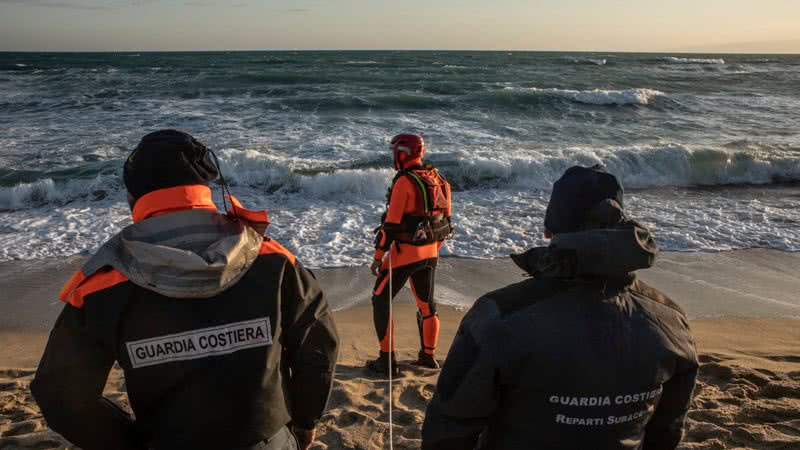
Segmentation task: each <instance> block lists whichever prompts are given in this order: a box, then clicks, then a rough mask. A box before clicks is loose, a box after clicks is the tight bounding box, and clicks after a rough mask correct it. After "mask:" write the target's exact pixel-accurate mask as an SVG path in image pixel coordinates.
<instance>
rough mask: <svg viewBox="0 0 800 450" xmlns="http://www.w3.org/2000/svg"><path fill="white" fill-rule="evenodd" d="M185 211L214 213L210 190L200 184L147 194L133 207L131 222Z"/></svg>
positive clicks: (215, 208)
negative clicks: (203, 210) (194, 210)
mask: <svg viewBox="0 0 800 450" xmlns="http://www.w3.org/2000/svg"><path fill="white" fill-rule="evenodd" d="M186 209H207V210H210V211H216V210H217V205H215V204H214V202H213V201H212V200H211V188H209V187H208V186H203V185H202V184H192V185H188V186H176V187H171V188H167V189H159V190H157V191H153V192H148V193H147V194H145V195H143V196H142V197H141V198H139V200H136V204H135V205H133V221H134V222H140V221H142V220H145V219H148V218H150V217H155V216H158V215H161V214H167V213H171V212H175V211H183V210H186Z"/></svg>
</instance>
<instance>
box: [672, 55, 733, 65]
mask: <svg viewBox="0 0 800 450" xmlns="http://www.w3.org/2000/svg"><path fill="white" fill-rule="evenodd" d="M663 61H666V62H668V63H672V64H725V60H724V59H722V58H679V57H676V56H666V57H664V59H663Z"/></svg>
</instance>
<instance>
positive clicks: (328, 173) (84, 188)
mask: <svg viewBox="0 0 800 450" xmlns="http://www.w3.org/2000/svg"><path fill="white" fill-rule="evenodd" d="M464 156H465V155H464ZM220 160H221V162H222V168H223V173H224V174H225V176H226V179H227V180H228V182H229V183H230V184H231V185H234V186H247V187H252V188H255V189H256V190H257V191H259V192H262V193H263V194H264V195H272V194H298V195H302V196H305V197H307V198H314V199H322V200H347V199H353V198H355V199H365V200H375V199H381V198H383V196H384V194H385V190H386V187H387V186H388V183H389V181H390V180H391V178H392V175H393V173H394V172H393V171H392V170H391V169H389V168H388V167H389V166H390V162H389V161H388V160H387V161H372V162H370V161H367V162H360V163H357V164H355V165H354V164H353V163H351V162H347V161H342V162H331V161H321V160H304V159H297V158H285V157H281V156H277V155H270V154H265V153H261V152H258V151H255V150H233V149H229V150H224V151H222V152H221V153H220ZM431 162H433V163H434V164H435V165H436V166H437V167H438V168H439V169H440V170H441V171H442V173H444V174H445V175H446V176H447V178H448V180H449V181H450V182H451V183H452V184H453V186H454V188H455V189H456V190H459V191H470V190H482V189H533V190H545V191H546V190H549V189H550V186H551V185H552V183H553V182H554V181H555V180H557V179H558V178H559V177H560V176H561V174H562V173H563V172H564V171H565V170H566V169H567V168H569V167H571V166H573V165H576V164H577V165H584V166H589V165H594V164H602V165H604V166H606V168H607V169H608V170H609V172H611V173H613V174H615V175H617V176H618V177H619V178H620V179H621V181H622V183H623V185H624V186H626V187H630V188H653V187H663V186H684V187H685V186H718V185H739V184H770V183H777V182H791V181H800V159H798V158H797V156H796V155H794V154H793V153H792V152H781V151H772V152H769V153H767V152H759V151H728V150H723V149H710V148H700V149H693V148H691V147H688V146H685V145H680V144H666V145H660V146H633V147H615V148H599V149H598V148H589V147H586V148H582V147H574V148H568V149H563V150H556V151H541V152H539V151H537V152H526V153H525V154H519V155H516V156H515V155H508V156H503V157H500V158H490V157H475V156H472V157H470V158H466V157H462V156H461V155H458V154H451V155H444V156H441V155H440V157H439V158H438V159H437V158H436V157H434V158H433V159H432V160H431ZM122 189H123V188H122V184H121V181H120V180H119V178H118V177H117V176H115V175H98V176H96V177H94V178H89V179H74V180H69V181H67V182H58V181H53V179H52V178H45V179H41V180H38V181H34V182H30V183H19V184H17V185H15V186H12V187H0V210H11V209H20V208H25V207H36V206H41V205H43V204H48V203H52V204H64V203H67V202H70V201H73V200H77V199H84V200H98V199H103V198H105V197H106V196H107V195H109V193H110V192H114V191H121V190H122Z"/></svg>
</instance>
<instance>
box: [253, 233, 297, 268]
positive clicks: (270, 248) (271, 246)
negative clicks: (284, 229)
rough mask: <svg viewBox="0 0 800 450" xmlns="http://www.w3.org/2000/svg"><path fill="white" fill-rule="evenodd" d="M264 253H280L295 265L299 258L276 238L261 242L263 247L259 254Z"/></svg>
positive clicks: (279, 254) (262, 254)
mask: <svg viewBox="0 0 800 450" xmlns="http://www.w3.org/2000/svg"><path fill="white" fill-rule="evenodd" d="M264 255H278V256H283V257H284V258H286V259H287V260H288V261H289V262H290V263H291V264H292V265H295V262H296V261H297V258H296V257H295V256H294V255H293V254H292V252H290V251H289V250H287V249H286V247H284V246H283V245H281V244H280V243H278V241H276V240H274V239H269V240H267V239H265V240H264V242H262V243H261V249H260V250H259V252H258V256H264Z"/></svg>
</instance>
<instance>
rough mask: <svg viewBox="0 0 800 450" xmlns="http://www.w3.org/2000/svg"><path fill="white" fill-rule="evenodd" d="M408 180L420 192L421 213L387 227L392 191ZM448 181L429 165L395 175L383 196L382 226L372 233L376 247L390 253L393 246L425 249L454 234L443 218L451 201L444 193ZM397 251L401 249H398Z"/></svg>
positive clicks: (410, 168)
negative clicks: (419, 246) (383, 234)
mask: <svg viewBox="0 0 800 450" xmlns="http://www.w3.org/2000/svg"><path fill="white" fill-rule="evenodd" d="M404 176H406V177H408V178H409V179H410V180H411V182H412V184H413V185H414V186H417V187H418V188H419V192H420V194H421V195H422V209H421V212H422V213H423V214H422V215H421V216H419V215H404V216H403V220H402V221H401V223H399V224H394V223H386V215H387V213H388V208H389V203H390V202H391V199H392V190H393V189H394V185H395V183H397V180H399V179H400V178H401V177H404ZM446 183H447V180H445V179H444V177H443V176H442V174H441V173H439V171H438V170H436V168H435V167H433V166H432V165H430V164H425V165H417V166H412V167H409V168H406V169H403V170H400V171H398V172H397V175H395V176H394V178H393V179H392V185H391V186H390V187H389V190H388V191H387V192H386V208H387V211H386V212H384V213H383V215H382V216H381V225H380V226H379V227H378V228H376V229H375V233H376V236H375V246H376V247H377V248H380V249H382V250H389V248H390V247H391V244H392V242H397V243H403V244H410V245H427V244H433V243H435V242H443V241H445V240H447V239H449V238H450V237H451V236H452V234H453V226H452V223H451V221H450V217H446V216H445V212H446V211H447V208H448V205H449V203H450V199H449V198H448V194H447V192H446V191H445V189H444V186H445V184H446ZM381 230H383V232H384V233H385V234H386V240H385V241H384V243H383V245H381V233H380V231H381ZM397 250H398V251H399V250H400V248H399V246H398V248H397Z"/></svg>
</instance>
